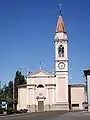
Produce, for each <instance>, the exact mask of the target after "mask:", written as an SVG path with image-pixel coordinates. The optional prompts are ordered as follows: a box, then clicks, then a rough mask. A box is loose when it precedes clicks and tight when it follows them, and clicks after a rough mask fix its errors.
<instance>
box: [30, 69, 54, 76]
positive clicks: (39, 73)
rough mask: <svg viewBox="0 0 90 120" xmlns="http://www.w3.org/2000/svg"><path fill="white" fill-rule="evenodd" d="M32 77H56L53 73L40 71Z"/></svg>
mask: <svg viewBox="0 0 90 120" xmlns="http://www.w3.org/2000/svg"><path fill="white" fill-rule="evenodd" d="M31 77H54V74H53V73H50V72H47V71H46V70H42V69H40V70H38V71H36V72H33V73H32V74H31Z"/></svg>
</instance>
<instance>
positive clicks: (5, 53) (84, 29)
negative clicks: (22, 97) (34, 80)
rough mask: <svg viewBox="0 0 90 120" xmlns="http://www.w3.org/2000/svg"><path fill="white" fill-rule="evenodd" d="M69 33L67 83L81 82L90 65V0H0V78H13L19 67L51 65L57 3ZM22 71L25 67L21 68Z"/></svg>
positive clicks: (49, 66)
mask: <svg viewBox="0 0 90 120" xmlns="http://www.w3.org/2000/svg"><path fill="white" fill-rule="evenodd" d="M59 3H61V4H62V13H63V19H64V23H65V27H66V30H67V33H68V54H69V55H68V57H69V83H82V78H83V69H84V68H87V67H90V53H89V52H90V1H89V0H74V1H73V0H68V1H67V0H0V80H1V81H2V84H5V83H8V81H10V80H13V78H14V76H15V72H16V71H17V70H19V68H20V67H22V66H23V67H24V68H26V69H28V70H29V71H35V70H37V69H39V66H40V61H42V65H43V68H44V69H46V70H48V71H52V69H53V68H54V35H55V29H56V23H57V20H58V16H59V8H58V4H59ZM21 71H22V73H23V74H25V73H26V70H24V69H23V70H21Z"/></svg>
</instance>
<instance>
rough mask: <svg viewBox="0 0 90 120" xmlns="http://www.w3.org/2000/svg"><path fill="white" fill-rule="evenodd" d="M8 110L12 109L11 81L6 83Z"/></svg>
mask: <svg viewBox="0 0 90 120" xmlns="http://www.w3.org/2000/svg"><path fill="white" fill-rule="evenodd" d="M8 108H9V109H13V81H9V83H8Z"/></svg>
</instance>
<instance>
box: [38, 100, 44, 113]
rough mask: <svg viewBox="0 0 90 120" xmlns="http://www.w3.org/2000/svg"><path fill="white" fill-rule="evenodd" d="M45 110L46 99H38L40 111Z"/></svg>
mask: <svg viewBox="0 0 90 120" xmlns="http://www.w3.org/2000/svg"><path fill="white" fill-rule="evenodd" d="M41 111H44V101H38V112H41Z"/></svg>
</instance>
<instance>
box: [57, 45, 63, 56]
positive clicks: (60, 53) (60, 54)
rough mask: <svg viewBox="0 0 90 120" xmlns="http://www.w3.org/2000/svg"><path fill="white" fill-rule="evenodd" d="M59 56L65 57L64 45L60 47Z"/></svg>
mask: <svg viewBox="0 0 90 120" xmlns="http://www.w3.org/2000/svg"><path fill="white" fill-rule="evenodd" d="M58 54H59V57H64V47H63V45H60V46H59V48H58Z"/></svg>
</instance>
